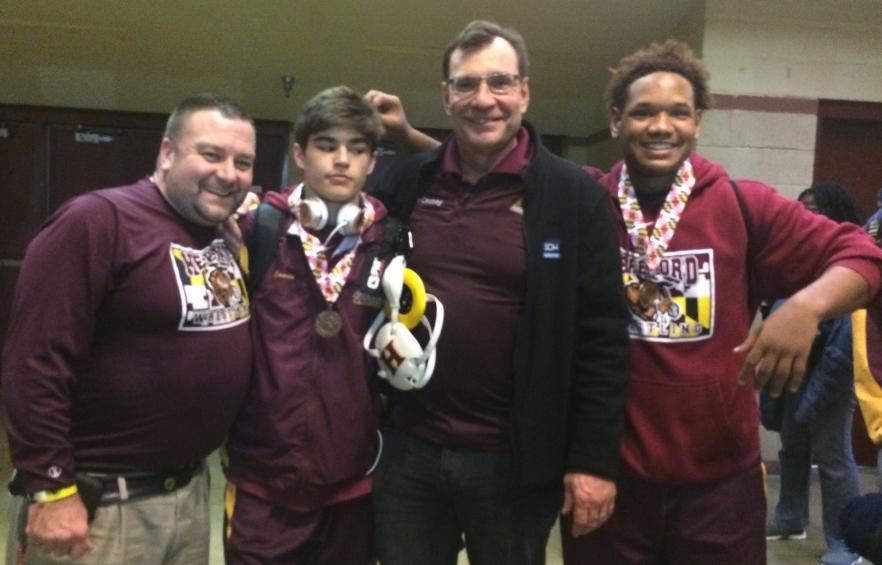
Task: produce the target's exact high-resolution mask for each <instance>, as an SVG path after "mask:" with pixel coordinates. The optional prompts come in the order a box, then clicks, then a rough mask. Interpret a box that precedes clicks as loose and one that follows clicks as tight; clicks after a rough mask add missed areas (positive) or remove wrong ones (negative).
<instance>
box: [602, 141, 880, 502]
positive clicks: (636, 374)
mask: <svg viewBox="0 0 882 565" xmlns="http://www.w3.org/2000/svg"><path fill="white" fill-rule="evenodd" d="M690 159H691V161H692V166H693V168H694V172H695V177H696V184H695V187H694V188H693V191H692V194H691V196H690V198H689V201H688V203H687V205H686V208H685V210H684V212H683V215H682V217H681V220H680V223H679V225H678V226H677V229H676V232H675V235H674V237H673V239H672V240H671V242H670V247H669V248H668V251H667V253H666V254H665V256H664V259H663V260H662V261H661V264H660V265H659V269H658V271H657V273H656V274H655V275H651V274H649V273H648V272H647V271H646V269H645V265H643V264H642V263H641V262H640V261H637V260H635V258H634V257H633V256H632V254H631V252H630V251H629V249H630V247H631V246H630V244H629V240H628V235H627V232H626V229H625V224H624V221H623V220H622V218H621V214H620V213H619V214H618V215H617V216H618V217H617V218H616V222H617V226H618V237H619V244H620V246H621V252H622V268H623V272H624V284H625V286H626V288H627V287H628V286H629V285H632V288H636V287H634V286H633V285H637V284H639V283H640V282H648V283H649V284H650V285H654V288H656V289H657V292H658V295H659V297H660V300H659V302H658V304H659V305H661V306H660V307H658V308H656V309H652V308H645V307H641V305H640V304H637V303H632V318H631V324H630V326H629V331H630V335H631V364H630V365H631V370H632V374H631V383H630V389H629V392H628V397H627V401H626V424H625V435H624V439H623V444H622V456H623V465H624V469H625V471H626V472H628V473H630V474H633V475H637V476H638V477H640V478H643V479H645V480H647V481H651V482H655V483H665V484H689V483H698V482H705V481H713V480H717V479H721V478H724V477H727V476H730V475H732V474H734V473H736V472H738V471H739V470H743V469H745V468H747V467H749V466H751V465H753V464H755V463H756V462H757V461H758V460H759V431H758V430H759V427H758V425H759V420H758V410H757V401H756V393H755V392H754V391H753V389H752V388H751V387H749V386H740V385H739V384H738V383H737V376H738V373H739V371H740V369H741V366H742V364H743V362H744V357H743V355H736V354H735V353H733V352H732V350H733V348H734V347H735V346H736V345H738V344H739V343H741V342H742V341H743V340H744V339H745V337H746V336H747V333H748V330H749V327H750V324H751V321H752V319H753V313H754V312H755V311H756V308H757V306H758V304H759V302H760V301H761V300H766V299H775V298H781V297H786V296H789V295H790V294H792V293H794V292H796V291H797V290H799V289H801V288H802V287H804V286H806V285H808V284H809V283H811V282H812V281H813V280H814V279H815V278H817V277H818V276H819V275H820V274H821V273H822V272H824V271H825V270H826V269H828V268H830V267H832V266H834V265H841V266H844V267H848V268H851V269H853V270H854V271H857V272H858V273H859V274H860V275H861V276H863V277H864V279H866V281H867V283H868V284H869V285H870V292H871V294H875V293H876V292H877V291H878V289H879V286H880V269H882V252H880V250H879V249H877V248H875V246H873V244H872V242H871V241H870V240H869V239H868V238H867V237H866V234H864V233H863V232H862V230H861V229H860V228H859V227H858V226H855V225H853V224H837V223H835V222H832V221H830V220H828V219H827V218H825V217H824V216H821V215H816V214H813V213H811V212H809V211H808V210H806V209H805V207H804V206H802V205H801V204H800V203H799V202H796V201H794V200H789V199H786V198H784V197H782V196H780V195H778V194H777V193H776V192H775V191H774V190H773V189H771V188H770V187H768V186H766V185H763V184H761V183H758V182H755V181H738V188H739V190H740V193H741V195H742V196H743V200H744V203H745V205H746V209H747V216H748V217H749V219H748V220H747V221H748V224H749V225H750V233H749V234H748V230H747V228H746V224H745V218H744V217H743V216H742V212H741V209H740V207H739V204H738V200H737V199H736V195H735V191H734V189H733V188H732V186H731V184H730V182H729V177H728V175H727V173H726V171H725V170H724V169H723V167H721V166H720V165H718V164H716V163H713V162H711V161H708V160H706V159H704V158H702V157H701V156H699V155H696V154H692V155H691V156H690ZM621 168H622V163H617V164H616V165H615V166H614V167H613V169H612V170H611V171H610V172H609V173H608V174H607V175H606V176H604V177H603V178H602V179H601V182H602V184H603V185H604V186H605V187H606V188H607V189H608V190H609V192H610V195H611V198H612V200H613V202H614V206H615V209H616V210H619V203H618V199H617V196H616V195H617V187H618V180H619V175H620V173H621ZM660 207H661V202H657V203H655V204H654V205H651V206H650V208H652V209H647V207H644V209H643V214H644V216H645V218H646V219H647V220H649V221H653V220H654V219H655V217H656V215H657V214H658V211H659V209H660ZM748 278H750V281H748ZM633 296H634V295H632V297H633Z"/></svg>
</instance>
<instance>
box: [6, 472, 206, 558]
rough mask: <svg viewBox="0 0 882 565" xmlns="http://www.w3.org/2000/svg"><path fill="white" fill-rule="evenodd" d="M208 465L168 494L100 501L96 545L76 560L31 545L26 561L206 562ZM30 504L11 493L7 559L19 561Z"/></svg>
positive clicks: (92, 527)
mask: <svg viewBox="0 0 882 565" xmlns="http://www.w3.org/2000/svg"><path fill="white" fill-rule="evenodd" d="M208 494H209V488H208V468H207V467H206V466H203V469H202V470H201V471H199V472H197V473H196V474H194V475H193V478H192V479H191V480H190V482H189V483H188V484H187V486H185V487H183V488H180V489H178V490H176V491H174V492H170V493H168V494H160V495H156V496H149V497H145V498H137V499H134V500H129V501H126V502H123V503H118V504H109V505H107V506H100V507H98V509H97V511H96V512H95V519H94V520H92V522H91V523H90V524H89V539H91V541H92V544H93V545H94V546H95V549H94V550H92V551H90V552H89V553H87V554H86V555H85V556H83V557H81V558H80V559H77V560H72V559H70V558H67V557H55V556H52V555H48V554H46V553H43V552H41V551H38V550H37V549H34V548H31V549H28V550H27V551H26V552H25V556H24V561H23V562H24V563H25V564H26V565H44V564H45V565H49V564H57V563H77V564H82V565H130V564H131V565H139V564H144V565H159V564H168V565H207V563H208V555H209V533H210V530H211V528H210V522H209V503H208ZM27 511H28V504H27V502H26V500H25V499H24V498H23V497H20V496H16V497H12V501H11V503H10V511H9V537H8V539H7V548H6V565H15V564H16V563H21V561H17V558H18V557H19V556H18V553H19V552H18V549H19V545H20V544H19V540H20V539H21V537H22V535H21V534H22V531H23V527H24V525H25V524H26V522H27Z"/></svg>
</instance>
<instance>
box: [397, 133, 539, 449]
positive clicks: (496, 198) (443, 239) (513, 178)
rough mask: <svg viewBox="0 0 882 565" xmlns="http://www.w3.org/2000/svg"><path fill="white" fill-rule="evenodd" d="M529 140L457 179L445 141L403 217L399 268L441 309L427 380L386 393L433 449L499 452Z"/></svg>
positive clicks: (520, 291) (520, 288) (503, 443)
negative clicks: (475, 175)
mask: <svg viewBox="0 0 882 565" xmlns="http://www.w3.org/2000/svg"><path fill="white" fill-rule="evenodd" d="M529 157H530V142H529V136H528V134H527V132H526V131H525V130H523V129H522V130H521V131H520V132H519V133H518V144H517V146H516V147H515V148H514V149H513V150H512V152H511V153H510V154H509V155H508V156H507V157H506V158H505V159H504V160H503V161H502V162H501V163H499V165H497V167H496V168H495V169H494V171H493V172H492V173H490V174H488V175H486V176H485V177H483V178H481V179H480V180H479V181H478V183H477V184H475V185H471V184H468V183H466V182H465V181H464V180H463V179H462V175H461V168H460V165H459V157H458V154H457V149H456V142H455V140H454V141H453V142H451V143H450V144H448V146H447V149H446V152H445V154H444V157H443V162H442V166H441V170H440V171H439V174H438V175H437V176H436V177H435V178H434V179H433V181H432V183H431V185H430V186H429V188H428V190H427V191H426V192H425V193H424V194H423V195H422V196H421V197H420V198H419V199H418V200H417V203H416V207H415V208H414V211H413V213H412V215H411V217H410V222H409V224H410V228H411V231H412V234H413V245H414V247H413V250H412V251H411V253H410V255H409V256H408V259H407V261H408V267H410V268H412V269H413V270H415V271H416V272H417V274H419V275H420V277H421V278H422V279H423V282H425V284H426V290H427V292H430V293H432V294H434V295H436V296H437V297H438V298H439V299H440V300H441V303H442V304H443V305H444V311H445V316H444V329H443V331H442V333H441V338H440V340H439V342H438V354H437V355H438V359H437V365H436V367H435V373H434V375H433V376H432V380H431V381H429V384H428V385H427V386H426V387H425V388H424V389H422V390H418V391H409V392H405V393H399V394H396V395H395V399H394V404H393V406H394V409H393V414H392V421H393V423H394V424H395V425H396V426H398V427H400V428H402V429H405V430H407V431H408V432H409V433H411V434H413V435H414V436H416V437H419V438H422V439H424V440H427V441H431V442H434V443H438V444H442V445H448V446H457V447H467V448H474V449H485V450H494V451H496V450H505V449H508V445H509V442H508V428H509V413H510V411H511V402H512V384H513V358H514V343H515V329H516V326H517V322H518V316H519V314H520V311H521V307H522V305H523V301H524V294H525V289H526V244H525V241H524V222H523V195H524V183H523V180H522V178H521V176H520V173H521V171H522V170H523V169H524V167H526V165H527V163H528V162H529Z"/></svg>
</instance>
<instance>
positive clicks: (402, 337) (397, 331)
mask: <svg viewBox="0 0 882 565" xmlns="http://www.w3.org/2000/svg"><path fill="white" fill-rule="evenodd" d="M404 287H407V289H408V290H409V291H410V296H409V300H407V302H408V304H407V308H408V311H407V312H402V311H401V306H402V303H401V297H402V291H403V289H404ZM383 293H384V294H385V295H386V304H387V308H386V310H385V311H384V312H380V313H379V314H377V317H376V318H375V319H374V322H373V324H371V327H370V329H369V330H368V332H367V335H365V336H364V342H363V346H364V349H365V350H366V351H367V352H368V354H370V355H371V357H375V358H376V359H377V365H379V371H378V374H379V376H380V377H381V378H383V379H386V380H387V381H389V383H390V384H391V385H392V386H394V387H395V388H397V389H399V390H411V389H418V388H423V387H424V386H426V383H428V382H429V379H431V378H432V373H433V372H434V371H435V353H436V350H435V346H436V345H437V344H438V338H439V337H441V328H443V327H444V306H443V305H442V304H441V302H440V301H439V300H438V299H437V298H436V297H435V296H433V295H431V294H427V293H426V289H425V286H423V282H422V280H420V278H419V276H418V275H417V274H416V273H415V272H414V271H412V270H411V269H407V268H405V263H404V256H402V255H397V256H396V257H394V258H392V260H391V261H389V264H388V265H386V269H385V271H383ZM427 301H429V302H434V303H435V324H434V327H433V325H432V324H430V323H429V320H428V319H427V318H426V316H425V315H424V313H425V309H426V302H427ZM387 318H388V320H389V321H388V322H387V321H386V319H387ZM384 322H386V323H384ZM420 324H422V325H423V326H424V327H425V328H426V330H427V331H428V333H429V339H428V341H427V342H426V346H425V347H423V346H422V345H420V342H419V340H417V338H416V337H415V336H414V335H413V334H412V333H411V332H410V330H412V329H413V328H415V327H416V326H417V325H420ZM372 345H373V346H374V347H371V346H372Z"/></svg>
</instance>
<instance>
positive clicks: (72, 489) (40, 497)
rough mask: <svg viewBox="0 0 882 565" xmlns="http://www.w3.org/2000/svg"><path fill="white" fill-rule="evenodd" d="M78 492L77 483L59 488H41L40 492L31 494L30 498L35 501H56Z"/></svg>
mask: <svg viewBox="0 0 882 565" xmlns="http://www.w3.org/2000/svg"><path fill="white" fill-rule="evenodd" d="M77 492H78V491H77V485H70V486H68V487H61V488H60V489H58V490H41V491H40V492H35V493H34V494H32V495H30V496H29V497H28V498H30V499H31V500H32V501H34V502H55V501H56V500H62V499H64V498H67V497H69V496H73V495H75V494H76V493H77Z"/></svg>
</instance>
